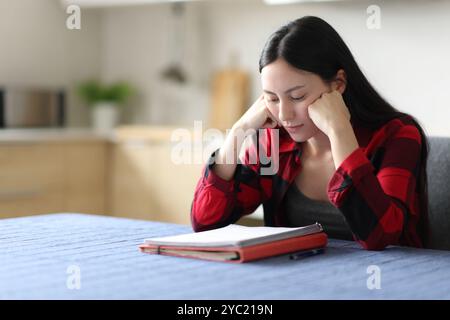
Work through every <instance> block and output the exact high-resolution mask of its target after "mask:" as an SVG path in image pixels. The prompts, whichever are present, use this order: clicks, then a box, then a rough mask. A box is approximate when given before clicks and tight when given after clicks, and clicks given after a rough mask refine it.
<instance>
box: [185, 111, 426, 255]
mask: <svg viewBox="0 0 450 320" xmlns="http://www.w3.org/2000/svg"><path fill="white" fill-rule="evenodd" d="M354 131H355V135H356V137H357V140H358V143H359V146H360V147H359V148H358V149H356V150H355V151H354V152H353V153H351V154H350V155H349V156H348V157H347V158H346V159H345V160H344V161H343V162H342V164H341V165H340V166H339V168H337V170H336V171H335V173H334V174H333V176H332V178H331V179H330V181H329V184H328V198H329V200H330V201H331V202H332V203H333V205H334V206H336V207H337V208H338V209H339V211H340V212H341V213H342V214H343V215H344V217H345V219H346V221H347V223H348V225H349V227H350V229H351V231H352V233H353V236H354V239H355V240H356V241H358V242H359V243H360V244H361V246H362V247H363V248H365V249H369V250H381V249H383V248H385V247H386V246H387V245H406V246H414V247H422V241H421V239H420V238H419V236H418V234H417V230H416V228H417V224H418V220H419V215H420V212H419V200H418V199H419V197H418V190H417V187H416V180H417V179H418V173H419V168H420V167H419V166H420V153H421V142H422V141H421V135H420V133H419V131H418V129H417V127H416V126H415V125H414V123H413V122H412V121H411V119H410V118H409V117H404V118H397V119H393V120H391V121H389V122H388V123H386V124H385V125H384V126H382V127H381V128H379V129H377V130H369V129H365V128H355V127H354ZM263 132H264V134H259V135H258V136H257V139H258V141H260V145H262V146H264V148H265V150H272V149H271V143H272V141H274V136H273V135H274V131H273V129H265V130H264V131H263ZM265 150H264V152H266V154H267V155H268V156H270V151H268V152H267V151H265ZM216 152H217V150H216ZM254 152H256V154H257V155H258V156H256V157H255V158H256V159H260V158H259V154H258V148H256V147H247V149H246V150H245V157H244V158H243V159H241V161H240V162H241V163H239V164H238V165H237V168H236V172H235V175H234V177H233V179H232V180H230V181H227V180H224V179H222V178H220V177H219V176H217V175H216V174H215V173H214V171H213V170H212V168H213V166H214V161H213V159H214V156H215V152H214V153H213V154H212V156H211V157H212V158H211V159H210V160H209V161H210V162H209V164H208V165H205V167H204V169H203V174H202V177H201V178H200V180H199V181H198V183H197V187H196V190H195V195H194V200H193V202H192V206H191V222H192V226H193V229H194V230H195V231H203V230H208V229H214V228H219V227H223V226H226V225H228V224H231V223H235V222H236V221H237V220H238V219H239V218H241V217H242V216H243V215H247V214H250V213H252V212H253V211H254V210H255V209H256V208H257V207H258V206H259V205H260V204H263V208H264V222H265V225H267V226H287V223H286V217H285V212H283V209H282V207H283V206H281V203H282V201H283V197H284V195H285V194H286V191H287V190H288V188H289V186H290V185H291V183H293V182H294V180H295V177H296V176H297V175H298V174H299V172H300V171H301V161H300V156H301V152H302V145H301V143H297V142H295V141H294V140H292V139H291V138H290V136H289V134H288V133H287V132H286V131H285V130H284V129H282V128H281V129H280V130H279V157H278V161H279V162H278V171H277V172H276V174H273V175H262V174H260V173H261V171H260V170H261V168H262V166H263V165H262V164H261V163H260V161H257V163H256V164H251V163H253V162H251V161H250V162H249V161H248V160H249V159H254V158H250V155H251V154H252V153H254ZM274 158H275V157H274Z"/></svg>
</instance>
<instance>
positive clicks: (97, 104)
mask: <svg viewBox="0 0 450 320" xmlns="http://www.w3.org/2000/svg"><path fill="white" fill-rule="evenodd" d="M132 91H133V90H132V88H131V86H130V85H129V84H128V83H126V82H116V83H113V84H111V85H104V84H101V83H100V82H98V81H95V80H90V81H86V82H84V83H82V84H80V85H79V87H78V93H79V95H80V96H81V98H82V99H83V100H84V101H85V102H86V103H87V104H88V105H89V106H90V107H91V109H92V114H91V116H92V125H93V127H94V129H95V130H98V131H109V130H112V129H113V128H114V127H115V126H116V125H117V124H118V121H119V107H120V106H122V105H123V104H124V103H125V102H126V101H127V99H128V98H129V97H130V96H131V95H132Z"/></svg>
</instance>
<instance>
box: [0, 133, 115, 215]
mask: <svg viewBox="0 0 450 320" xmlns="http://www.w3.org/2000/svg"><path fill="white" fill-rule="evenodd" d="M107 151H108V146H107V144H106V142H104V141H82V142H73V141H70V142H64V143H62V142H11V143H2V144H0V218H6V217H16V216H22V215H32V214H41V213H52V212H85V213H102V214H103V213H105V210H106V199H105V189H106V154H107Z"/></svg>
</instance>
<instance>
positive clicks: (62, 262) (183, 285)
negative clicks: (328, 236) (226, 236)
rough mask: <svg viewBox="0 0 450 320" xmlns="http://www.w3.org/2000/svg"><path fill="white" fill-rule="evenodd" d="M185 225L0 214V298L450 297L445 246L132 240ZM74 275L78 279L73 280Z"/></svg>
mask: <svg viewBox="0 0 450 320" xmlns="http://www.w3.org/2000/svg"><path fill="white" fill-rule="evenodd" d="M186 232H191V228H190V227H189V226H182V225H175V224H167V223H158V222H149V221H139V220H129V219H122V218H113V217H104V216H94V215H82V214H51V215H42V216H31V217H23V218H15V219H4V220H0V298H1V299H449V298H450V252H447V251H436V250H421V249H413V248H405V247H389V248H388V249H386V250H385V251H382V252H374V251H365V250H362V249H360V247H359V246H358V245H357V244H355V243H353V242H347V241H340V240H330V243H329V246H328V248H327V250H326V252H325V254H322V255H318V256H314V257H308V258H305V259H303V260H290V259H289V258H288V256H287V255H283V256H279V257H274V258H270V259H265V260H261V261H255V262H250V263H246V264H227V263H220V262H208V261H202V260H195V259H186V258H177V257H168V256H158V255H148V254H142V253H140V252H139V250H138V248H137V245H138V244H140V243H141V242H142V240H143V239H144V238H148V237H154V236H165V235H173V234H179V233H186ZM371 265H375V266H377V267H378V268H379V271H380V279H381V281H380V286H381V288H380V289H368V286H367V281H368V278H369V277H374V274H368V273H367V268H368V267H369V266H371ZM74 276H76V277H78V276H79V277H78V278H76V279H79V280H80V281H78V282H76V281H75V282H73V280H74V279H75V278H73V277H74ZM69 279H70V281H69ZM371 279H373V278H371ZM369 282H370V283H372V284H373V283H375V282H372V281H369ZM74 283H75V284H77V283H78V284H80V288H79V289H77V287H76V285H75V286H74Z"/></svg>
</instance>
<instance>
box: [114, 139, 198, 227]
mask: <svg viewBox="0 0 450 320" xmlns="http://www.w3.org/2000/svg"><path fill="white" fill-rule="evenodd" d="M141 136H145V134H142V135H141ZM166 138H167V137H166ZM171 152H172V148H171V144H170V143H169V141H168V140H167V139H163V138H161V137H160V138H159V139H151V138H148V139H124V140H123V141H120V142H118V143H117V144H116V145H115V146H114V148H113V151H112V159H111V160H112V162H111V168H112V171H111V172H112V181H111V193H110V200H111V213H112V214H113V215H114V216H122V217H129V218H136V219H146V220H154V221H165V222H173V223H180V224H190V208H191V203H192V199H193V196H194V190H195V186H196V183H197V181H198V179H199V178H200V175H201V169H202V165H201V164H175V163H174V162H173V161H172V159H171Z"/></svg>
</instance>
